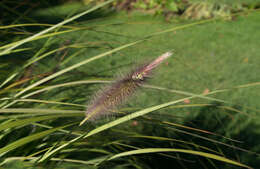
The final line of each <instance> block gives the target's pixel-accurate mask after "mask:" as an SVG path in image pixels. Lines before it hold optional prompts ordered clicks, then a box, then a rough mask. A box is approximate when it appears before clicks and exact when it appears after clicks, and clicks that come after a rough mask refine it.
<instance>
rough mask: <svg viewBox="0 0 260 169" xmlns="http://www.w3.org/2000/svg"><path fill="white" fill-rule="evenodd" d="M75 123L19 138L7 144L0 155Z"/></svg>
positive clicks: (0, 150)
mask: <svg viewBox="0 0 260 169" xmlns="http://www.w3.org/2000/svg"><path fill="white" fill-rule="evenodd" d="M74 124H75V123H71V124H68V125H64V126H61V127H56V128H53V129H49V130H46V131H43V132H39V133H36V134H33V135H30V136H27V137H24V138H21V139H19V140H17V141H15V142H13V143H10V144H8V145H7V146H5V147H3V148H1V149H0V154H1V155H3V153H7V152H9V151H11V150H14V149H16V148H18V147H21V146H23V145H25V144H27V143H29V142H32V141H35V140H38V139H40V138H42V137H44V136H46V135H49V134H51V133H53V132H55V131H57V130H60V129H62V128H66V127H69V126H72V125H74Z"/></svg>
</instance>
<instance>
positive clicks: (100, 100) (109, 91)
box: [80, 52, 172, 125]
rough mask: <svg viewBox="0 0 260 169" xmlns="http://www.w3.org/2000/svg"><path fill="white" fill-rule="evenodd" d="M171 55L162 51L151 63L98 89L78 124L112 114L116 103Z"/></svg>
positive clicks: (144, 80)
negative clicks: (84, 115)
mask: <svg viewBox="0 0 260 169" xmlns="http://www.w3.org/2000/svg"><path fill="white" fill-rule="evenodd" d="M171 55H172V52H166V53H164V54H163V55H161V56H159V57H158V58H156V59H155V60H154V61H152V62H151V63H148V64H145V65H143V66H140V67H138V68H137V69H135V70H134V71H132V72H130V73H129V74H127V75H126V76H124V77H123V78H121V79H119V80H117V81H115V82H114V83H112V84H111V85H110V86H109V87H107V88H106V89H104V90H102V91H100V92H99V93H98V94H97V96H96V97H95V98H94V99H93V100H92V101H91V104H90V105H89V106H88V109H87V110H86V117H85V119H84V120H83V121H82V122H81V123H80V125H82V124H83V123H85V122H86V121H95V120H97V119H99V118H100V117H102V116H108V115H110V114H112V113H113V112H114V111H113V110H114V109H115V108H116V107H117V106H118V105H120V104H122V103H124V102H125V101H126V100H127V99H128V98H129V97H130V96H132V95H133V94H134V93H135V91H136V90H137V89H138V88H139V87H140V86H141V85H142V84H143V83H144V82H146V80H147V78H148V77H150V74H151V72H152V70H153V69H154V68H156V67H157V66H158V65H159V64H160V63H162V62H163V61H164V60H165V59H167V58H168V57H170V56H171Z"/></svg>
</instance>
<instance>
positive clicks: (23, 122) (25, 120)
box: [0, 114, 81, 131]
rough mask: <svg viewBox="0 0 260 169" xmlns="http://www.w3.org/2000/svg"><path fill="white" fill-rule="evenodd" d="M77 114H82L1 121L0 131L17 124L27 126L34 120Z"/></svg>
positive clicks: (71, 115) (69, 115) (67, 115)
mask: <svg viewBox="0 0 260 169" xmlns="http://www.w3.org/2000/svg"><path fill="white" fill-rule="evenodd" d="M75 116H81V115H80V114H66V115H65V114H63V115H51V116H50V115H48V116H41V117H32V118H26V119H22V120H16V121H13V122H8V123H1V124H0V131H1V130H5V129H8V128H13V127H17V126H25V125H28V124H31V123H34V122H38V121H43V120H50V119H55V118H59V117H75Z"/></svg>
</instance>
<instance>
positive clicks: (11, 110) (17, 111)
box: [0, 108, 84, 114]
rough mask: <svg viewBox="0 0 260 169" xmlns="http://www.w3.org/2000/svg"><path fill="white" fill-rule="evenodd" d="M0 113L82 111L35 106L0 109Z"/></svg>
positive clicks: (63, 112) (62, 112) (64, 112)
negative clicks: (38, 107)
mask: <svg viewBox="0 0 260 169" xmlns="http://www.w3.org/2000/svg"><path fill="white" fill-rule="evenodd" d="M1 113H46V114H66V113H84V111H79V110H58V109H36V108H34V109H33V108H13V109H0V114H1Z"/></svg>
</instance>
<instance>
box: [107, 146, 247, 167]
mask: <svg viewBox="0 0 260 169" xmlns="http://www.w3.org/2000/svg"><path fill="white" fill-rule="evenodd" d="M159 152H176V153H186V154H193V155H198V156H202V157H206V158H210V159H214V160H218V161H222V162H225V163H229V164H233V165H236V166H240V167H244V168H249V169H252V168H251V167H249V166H247V165H244V164H241V163H239V162H237V161H233V160H230V159H227V158H225V157H222V156H218V155H215V154H210V153H205V152H201V151H193V150H185V149H174V148H145V149H139V150H132V151H127V152H123V153H119V154H116V155H114V156H112V157H110V158H109V159H108V160H113V159H117V158H120V157H126V156H131V155H137V154H146V153H159Z"/></svg>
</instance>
